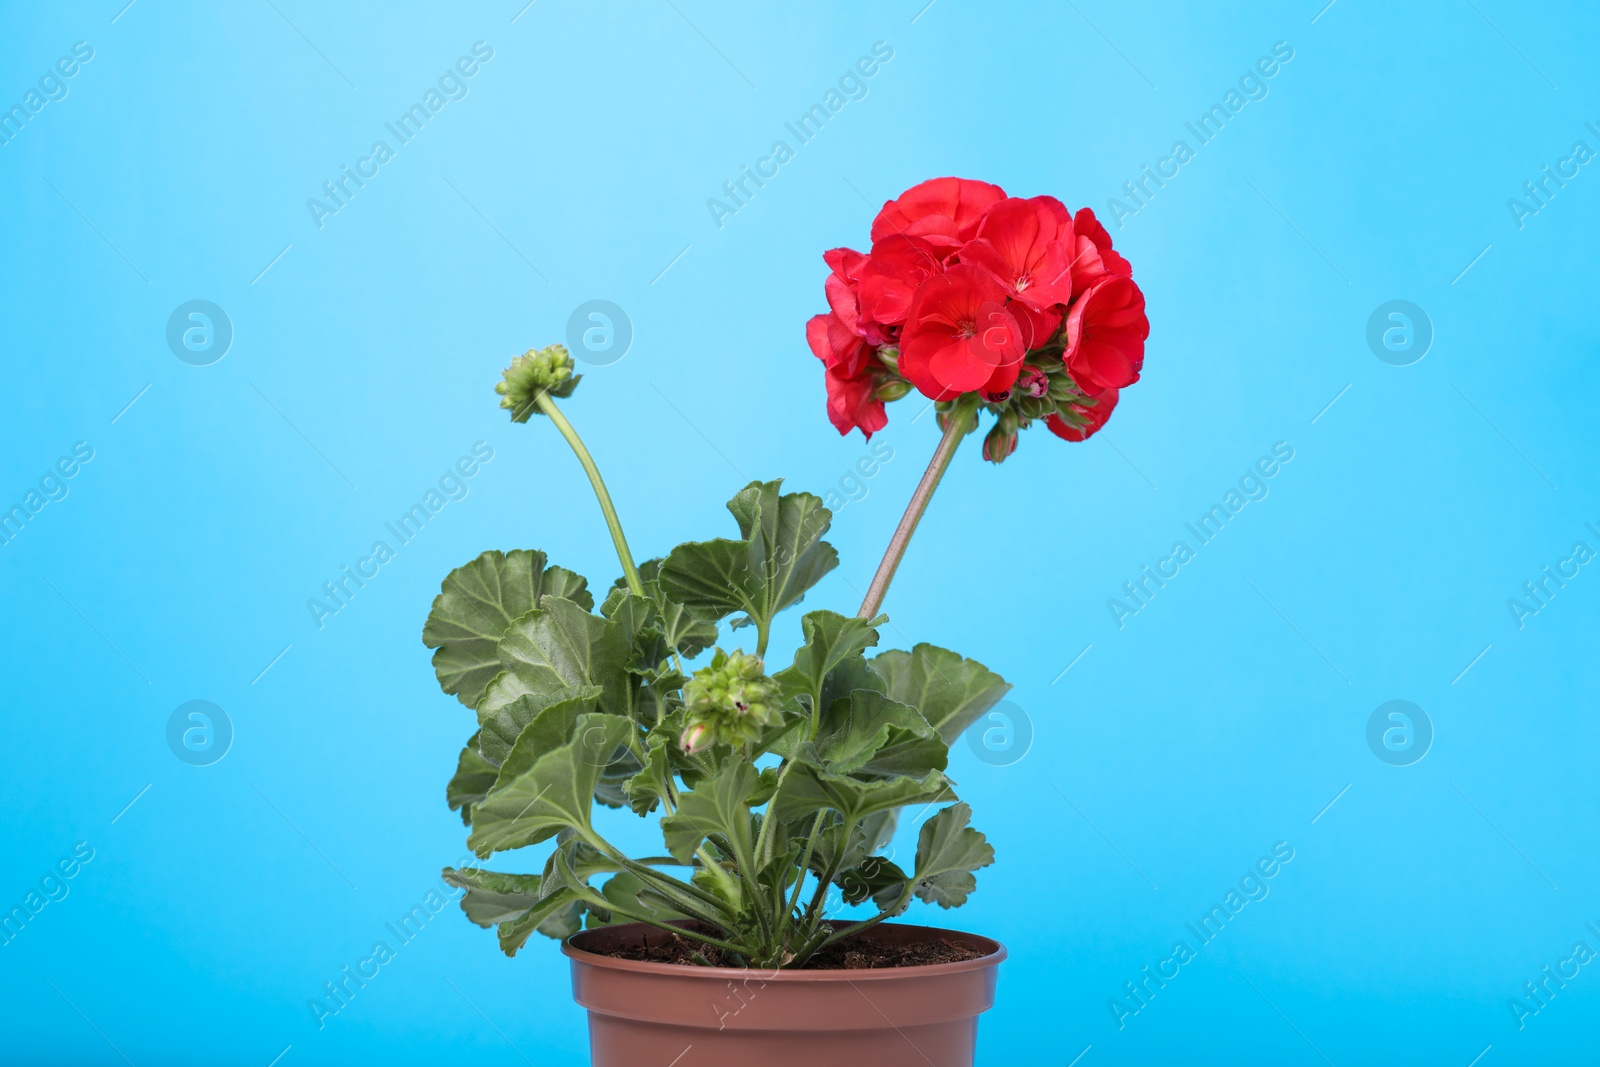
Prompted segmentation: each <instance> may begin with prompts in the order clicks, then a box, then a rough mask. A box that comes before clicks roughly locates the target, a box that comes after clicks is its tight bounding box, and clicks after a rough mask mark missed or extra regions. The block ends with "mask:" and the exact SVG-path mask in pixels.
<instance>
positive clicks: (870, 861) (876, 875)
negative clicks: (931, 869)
mask: <svg viewBox="0 0 1600 1067" xmlns="http://www.w3.org/2000/svg"><path fill="white" fill-rule="evenodd" d="M908 878H909V876H908V875H907V874H906V872H905V871H902V870H901V869H900V868H899V866H898V865H896V864H895V863H894V862H892V861H891V860H886V859H884V858H883V857H882V856H868V857H867V858H866V859H864V860H862V861H861V862H860V863H859V864H857V865H856V866H854V867H851V868H849V869H847V870H845V871H844V872H843V873H841V874H840V875H839V876H838V877H836V878H835V879H834V882H835V883H836V884H837V885H838V886H839V892H840V893H841V894H842V895H843V896H844V902H845V903H846V904H860V903H861V902H862V901H864V900H866V899H868V898H869V897H870V898H871V899H872V902H873V903H874V904H876V905H878V907H880V908H887V907H889V906H890V905H892V904H893V903H894V902H895V901H897V900H899V899H900V897H901V896H902V895H903V894H904V893H905V885H906V881H907V880H908Z"/></svg>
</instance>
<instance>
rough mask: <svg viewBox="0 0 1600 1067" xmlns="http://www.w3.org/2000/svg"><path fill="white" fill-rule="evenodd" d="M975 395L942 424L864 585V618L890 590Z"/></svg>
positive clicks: (874, 612) (965, 424)
mask: <svg viewBox="0 0 1600 1067" xmlns="http://www.w3.org/2000/svg"><path fill="white" fill-rule="evenodd" d="M977 407H978V394H976V393H968V394H966V395H965V396H963V397H962V398H961V399H960V400H957V401H956V405H955V407H954V408H952V409H951V411H950V415H949V419H948V420H947V421H946V423H945V429H944V437H942V438H941V439H940V441H939V447H938V448H936V449H934V452H933V459H932V460H930V461H929V462H928V469H927V470H925V471H923V472H922V481H920V482H918V483H917V489H916V492H914V493H912V494H911V502H910V503H909V504H907V505H906V513H905V514H904V515H902V516H900V525H899V526H897V527H895V531H894V536H893V537H891V538H889V547H888V549H887V550H886V551H885V552H884V554H883V562H882V563H879V564H878V573H877V574H874V575H873V576H872V584H871V585H870V586H868V587H867V596H866V599H865V600H863V601H862V602H861V610H860V611H858V612H856V614H857V615H858V616H860V617H861V618H863V619H870V618H873V617H874V616H876V615H877V614H878V608H879V607H881V606H882V605H883V597H884V594H886V593H887V592H888V591H889V583H890V582H892V581H894V572H895V570H896V568H898V567H899V566H900V559H901V557H903V556H904V555H905V554H906V546H907V545H909V544H910V543H911V535H912V534H913V533H915V532H916V529H917V523H918V522H919V521H921V519H922V513H923V512H924V511H926V510H927V508H928V501H929V500H931V499H932V498H933V491H934V490H935V489H937V488H939V479H941V478H943V477H944V472H945V471H946V470H947V469H948V468H949V466H950V460H951V459H952V458H953V457H954V456H955V454H956V447H957V446H958V445H960V444H961V439H962V438H963V437H965V436H966V434H967V431H968V430H969V429H970V428H971V426H972V422H973V418H974V416H975V414H976V412H977Z"/></svg>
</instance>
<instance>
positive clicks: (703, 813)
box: [661, 760, 757, 863]
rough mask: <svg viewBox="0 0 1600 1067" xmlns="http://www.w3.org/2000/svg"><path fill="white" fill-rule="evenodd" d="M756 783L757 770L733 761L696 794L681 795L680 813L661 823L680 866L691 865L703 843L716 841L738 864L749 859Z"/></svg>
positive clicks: (662, 831) (679, 798)
mask: <svg viewBox="0 0 1600 1067" xmlns="http://www.w3.org/2000/svg"><path fill="white" fill-rule="evenodd" d="M756 781H757V779H756V770H755V768H754V767H752V766H750V764H748V763H745V762H743V761H742V760H741V761H730V762H729V763H728V764H727V765H726V766H725V767H723V768H722V769H721V770H719V771H718V772H717V773H716V774H714V775H712V776H711V777H710V778H707V779H705V780H704V781H702V782H701V783H700V784H699V785H698V786H696V787H695V789H694V790H693V791H692V792H688V793H680V794H679V795H678V810H677V811H676V812H674V813H673V814H671V815H665V816H662V819H661V836H662V838H663V839H665V841H666V843H667V851H668V852H669V853H671V855H672V856H673V858H674V859H677V860H678V861H679V862H681V863H690V862H692V861H693V860H694V853H695V849H697V848H699V847H700V842H702V841H704V840H706V839H707V838H712V839H713V840H715V841H716V843H717V846H718V847H719V848H722V849H724V851H726V852H728V853H729V854H730V855H731V856H732V857H733V858H734V859H735V860H736V861H742V860H744V859H745V858H747V857H749V855H750V849H751V844H752V840H751V832H750V822H751V820H750V797H751V795H752V794H753V793H754V792H755V790H756Z"/></svg>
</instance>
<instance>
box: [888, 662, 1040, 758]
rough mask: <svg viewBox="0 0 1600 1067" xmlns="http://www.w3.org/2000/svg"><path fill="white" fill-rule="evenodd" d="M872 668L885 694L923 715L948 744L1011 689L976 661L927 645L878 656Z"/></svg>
mask: <svg viewBox="0 0 1600 1067" xmlns="http://www.w3.org/2000/svg"><path fill="white" fill-rule="evenodd" d="M872 666H873V669H875V670H876V671H877V672H878V673H879V674H881V675H883V678H884V681H885V682H887V683H888V694H889V696H891V697H893V698H894V699H895V700H898V701H900V702H901V703H902V704H910V705H911V706H912V707H914V708H916V709H917V710H919V711H921V712H922V716H923V718H925V719H927V720H928V723H929V725H931V726H932V727H933V728H934V729H935V730H938V731H939V736H940V737H943V738H944V740H945V744H947V745H948V744H955V740H956V738H958V737H960V736H961V732H962V731H963V730H965V729H966V728H967V727H968V726H971V725H972V724H973V723H974V722H976V721H977V719H978V716H980V715H982V714H983V713H984V712H986V711H988V710H989V709H990V708H992V707H994V706H995V704H997V703H999V701H1000V698H1001V697H1003V696H1005V695H1006V693H1008V692H1010V690H1011V685H1010V683H1009V682H1007V681H1006V680H1005V679H1004V678H1002V677H1000V676H999V675H998V674H996V673H994V672H993V671H991V670H990V669H989V668H987V667H985V666H984V665H983V664H981V663H979V662H978V661H977V660H973V659H965V658H963V657H962V656H961V655H959V654H958V653H955V652H951V651H950V650H949V649H946V648H939V647H938V646H937V645H930V644H927V643H926V642H924V643H921V644H918V645H917V646H916V647H915V648H913V649H912V650H911V651H910V652H902V651H899V650H894V651H889V652H883V653H880V654H879V655H877V656H875V657H874V658H873V660H872Z"/></svg>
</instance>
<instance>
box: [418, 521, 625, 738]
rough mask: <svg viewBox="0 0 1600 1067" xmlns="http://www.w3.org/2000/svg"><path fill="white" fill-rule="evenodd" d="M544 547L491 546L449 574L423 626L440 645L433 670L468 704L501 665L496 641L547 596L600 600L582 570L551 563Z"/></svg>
mask: <svg viewBox="0 0 1600 1067" xmlns="http://www.w3.org/2000/svg"><path fill="white" fill-rule="evenodd" d="M545 562H546V560H545V554H544V553H543V552H530V551H528V550H527V549H520V548H519V549H516V550H514V551H512V552H498V551H490V552H485V553H484V554H483V555H481V556H479V557H478V558H477V559H475V560H473V561H472V562H471V563H468V564H466V565H464V566H461V567H457V568H456V569H455V570H453V571H451V572H450V573H449V574H448V575H446V576H445V580H444V582H443V583H442V584H441V586H440V591H439V595H438V596H437V597H435V598H434V601H433V610H432V611H430V612H429V613H428V621H427V623H426V624H425V625H424V626H423V628H422V643H423V644H424V645H426V646H427V647H429V648H432V649H437V651H435V652H434V654H433V670H434V673H435V674H436V675H437V676H438V678H439V687H440V688H441V689H443V690H444V691H445V692H446V693H451V694H454V695H455V697H456V698H457V699H459V700H460V701H461V703H463V704H465V705H466V706H467V707H469V708H471V707H476V706H477V704H478V701H479V700H481V699H482V698H483V690H484V687H485V686H487V685H488V684H489V680H490V679H492V678H493V677H494V676H495V675H496V674H498V673H499V671H500V657H499V655H498V653H497V651H496V646H497V645H498V644H499V642H500V638H501V636H503V635H504V634H505V632H506V631H507V630H508V629H510V628H511V624H512V623H513V622H514V621H516V620H517V619H518V618H520V617H521V616H522V615H524V614H526V613H527V612H528V611H529V610H531V609H533V608H535V607H538V606H539V602H540V600H541V599H543V598H544V597H546V596H558V597H565V598H566V599H568V600H571V601H573V602H575V603H577V604H580V605H582V606H583V608H584V609H585V610H588V609H589V608H590V607H593V606H594V597H592V596H591V595H590V594H589V592H588V590H587V589H586V588H585V586H586V585H587V584H588V583H587V582H586V581H585V580H584V579H583V578H582V577H581V576H579V575H577V574H574V573H572V572H571V571H569V570H565V569H563V568H561V567H546V566H545Z"/></svg>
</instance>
